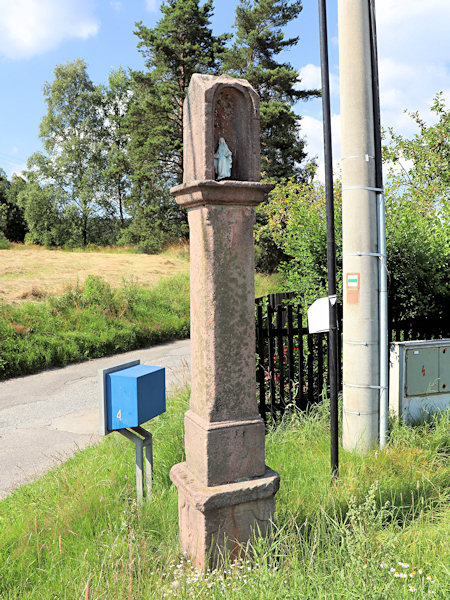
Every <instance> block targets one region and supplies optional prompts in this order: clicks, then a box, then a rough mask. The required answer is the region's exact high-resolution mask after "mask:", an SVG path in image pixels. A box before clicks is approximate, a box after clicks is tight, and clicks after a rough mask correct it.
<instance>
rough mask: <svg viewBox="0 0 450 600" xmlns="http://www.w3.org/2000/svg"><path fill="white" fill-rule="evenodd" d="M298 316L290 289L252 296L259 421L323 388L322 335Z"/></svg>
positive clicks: (300, 404)
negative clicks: (312, 332)
mask: <svg viewBox="0 0 450 600" xmlns="http://www.w3.org/2000/svg"><path fill="white" fill-rule="evenodd" d="M339 314H340V311H339ZM303 317H304V310H303V307H302V305H301V303H299V302H298V299H297V294H295V293H294V292H291V293H287V294H270V295H269V296H265V297H262V298H257V299H256V355H257V366H256V382H257V395H258V398H259V412H260V415H261V416H262V418H263V419H264V420H265V421H267V420H268V418H271V419H272V420H274V421H278V420H279V419H280V418H281V417H282V416H283V414H284V412H285V411H286V409H288V408H289V407H294V406H295V407H297V408H298V409H300V410H304V409H305V408H306V407H307V406H308V405H310V404H312V403H314V402H319V401H320V400H321V398H322V394H323V393H324V391H326V389H327V387H328V369H327V364H328V360H327V355H328V334H326V333H317V334H309V333H308V328H307V327H306V324H305V325H304V321H303ZM338 337H340V336H338ZM340 352H341V349H340V348H339V349H338V356H340ZM338 378H339V382H341V381H342V376H341V368H340V364H339V372H338Z"/></svg>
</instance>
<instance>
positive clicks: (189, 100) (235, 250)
mask: <svg viewBox="0 0 450 600" xmlns="http://www.w3.org/2000/svg"><path fill="white" fill-rule="evenodd" d="M184 109H185V112H184V115H185V116H184V183H183V184H182V185H180V186H177V187H175V188H173V189H172V190H171V191H172V193H173V194H174V195H175V196H176V198H177V202H178V203H179V204H181V205H182V206H185V207H186V208H187V210H188V217H189V228H190V250H191V267H190V268H191V381H192V393H191V400H190V408H189V410H188V411H187V413H186V415H185V447H186V462H184V463H180V464H178V465H175V466H174V467H173V468H172V470H171V473H170V476H171V479H172V481H173V482H174V484H175V485H176V486H177V488H178V507H179V520H180V539H181V546H182V550H183V551H184V552H186V553H187V554H188V555H189V556H190V557H191V559H192V560H193V562H194V564H195V565H196V566H198V567H203V566H205V563H206V560H207V559H208V557H209V562H210V564H212V563H214V562H215V560H216V558H217V555H218V550H219V549H221V548H224V547H225V545H226V546H227V547H228V550H230V551H231V552H232V554H233V556H235V557H236V556H237V555H238V549H239V544H242V543H246V542H247V541H248V540H250V539H251V537H252V535H253V534H254V533H256V534H259V533H261V534H262V535H265V534H266V533H267V532H268V531H269V529H270V524H271V520H272V516H273V511H274V496H275V494H276V492H277V490H278V486H279V476H278V474H277V473H275V472H274V471H272V470H271V469H269V468H268V467H266V465H265V456H264V423H263V421H262V419H261V418H260V417H259V415H258V408H257V404H256V390H255V323H254V254H253V224H254V219H255V212H254V208H253V207H254V206H256V205H257V204H258V203H259V202H261V201H262V200H263V198H264V194H265V193H267V191H268V190H269V189H270V186H268V185H266V184H262V183H260V181H259V179H260V175H259V172H260V150H259V98H258V96H257V94H256V92H255V91H254V90H253V88H252V87H251V86H250V85H249V83H248V82H247V81H245V80H239V79H232V78H230V77H228V76H224V75H223V76H220V77H213V76H211V75H194V76H193V77H192V79H191V83H190V86H189V90H188V93H187V97H186V100H185V105H184ZM220 137H223V138H224V139H225V142H226V144H227V146H228V148H229V149H230V150H231V153H232V169H231V177H230V179H225V180H222V181H220V182H219V181H215V170H214V154H215V152H216V150H217V148H218V144H219V138H220Z"/></svg>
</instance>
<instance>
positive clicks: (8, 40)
mask: <svg viewBox="0 0 450 600" xmlns="http://www.w3.org/2000/svg"><path fill="white" fill-rule="evenodd" d="M94 8H95V5H94V2H91V1H90V0H0V55H1V56H3V57H5V58H10V59H22V58H30V57H32V56H35V55H36V54H42V53H44V52H46V51H48V50H52V49H54V48H56V47H58V46H59V45H60V44H61V43H62V42H63V41H65V40H69V39H74V38H79V39H87V38H89V37H92V36H94V35H96V34H97V32H98V30H99V27H100V23H99V21H98V19H96V18H95V17H94V15H93V12H94Z"/></svg>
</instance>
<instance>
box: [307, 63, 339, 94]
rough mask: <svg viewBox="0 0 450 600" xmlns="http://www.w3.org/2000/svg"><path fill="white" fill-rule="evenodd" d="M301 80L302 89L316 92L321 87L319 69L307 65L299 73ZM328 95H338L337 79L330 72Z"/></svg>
mask: <svg viewBox="0 0 450 600" xmlns="http://www.w3.org/2000/svg"><path fill="white" fill-rule="evenodd" d="M299 76H300V79H301V84H300V87H301V88H302V89H308V90H311V89H312V90H317V89H320V88H321V87H322V75H321V71H320V67H318V66H317V65H313V64H309V65H305V66H304V67H302V68H301V69H300V71H299ZM329 77H330V93H331V94H336V95H337V94H339V77H338V76H337V75H336V74H334V73H332V72H331V71H330V75H329Z"/></svg>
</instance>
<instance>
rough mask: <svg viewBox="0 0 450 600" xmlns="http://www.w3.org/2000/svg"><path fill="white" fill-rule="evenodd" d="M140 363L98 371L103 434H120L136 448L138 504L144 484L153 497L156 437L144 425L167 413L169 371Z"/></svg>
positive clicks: (100, 431) (100, 423)
mask: <svg viewBox="0 0 450 600" xmlns="http://www.w3.org/2000/svg"><path fill="white" fill-rule="evenodd" d="M140 362H141V361H140V360H132V361H130V362H127V363H122V364H120V365H114V366H113V367H107V368H106V369H99V371H98V378H99V392H100V396H99V433H100V435H108V433H111V432H112V431H117V432H118V433H120V434H121V435H123V436H124V437H126V438H127V439H128V440H130V441H131V442H133V443H134V445H135V446H136V491H137V501H138V503H141V502H142V501H143V498H144V488H145V485H144V483H146V486H147V494H146V497H147V499H148V498H150V496H151V489H152V473H153V442H152V434H151V433H150V432H149V431H146V430H145V429H144V428H143V427H141V424H142V423H145V422H146V421H149V420H150V419H153V417H156V416H157V415H160V414H161V413H163V412H165V410H166V381H165V369H164V368H163V367H151V366H149V365H141V364H140ZM144 457H145V461H144ZM144 473H145V478H144Z"/></svg>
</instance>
